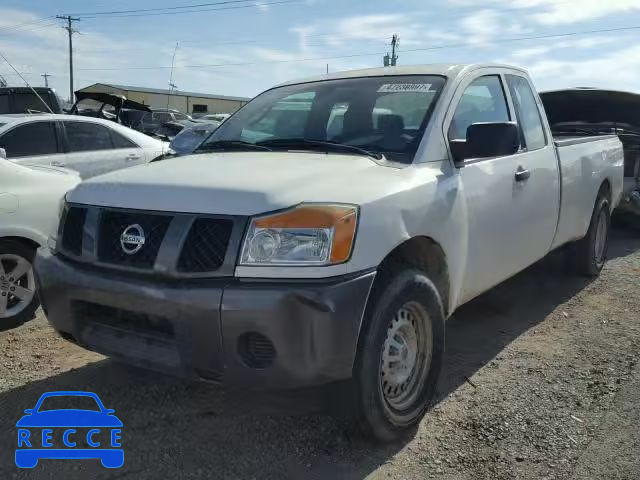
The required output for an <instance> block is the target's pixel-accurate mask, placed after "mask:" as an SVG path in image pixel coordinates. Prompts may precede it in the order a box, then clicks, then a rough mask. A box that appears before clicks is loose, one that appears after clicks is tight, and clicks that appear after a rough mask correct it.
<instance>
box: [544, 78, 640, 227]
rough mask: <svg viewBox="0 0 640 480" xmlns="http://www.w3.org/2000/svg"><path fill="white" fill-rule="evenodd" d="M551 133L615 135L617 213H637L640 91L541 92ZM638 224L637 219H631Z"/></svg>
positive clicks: (639, 212)
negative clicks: (619, 188)
mask: <svg viewBox="0 0 640 480" xmlns="http://www.w3.org/2000/svg"><path fill="white" fill-rule="evenodd" d="M540 98H541V99H542V103H543V104H544V108H545V110H546V112H547V116H548V117H549V123H550V125H551V130H552V131H553V134H554V135H557V136H560V137H566V136H570V137H584V136H598V135H608V134H614V135H618V137H619V138H620V140H621V141H622V146H623V148H624V195H623V197H622V201H621V202H620V206H619V207H618V209H619V211H620V213H631V214H633V215H634V216H640V95H639V94H637V93H631V92H619V91H612V90H604V89H599V88H570V89H566V90H555V91H550V92H542V93H541V94H540ZM634 223H635V224H636V225H637V226H640V219H636V221H635V222H634Z"/></svg>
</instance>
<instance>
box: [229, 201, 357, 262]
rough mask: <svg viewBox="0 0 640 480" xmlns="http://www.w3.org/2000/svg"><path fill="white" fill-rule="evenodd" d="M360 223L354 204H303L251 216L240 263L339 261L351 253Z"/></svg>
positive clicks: (346, 258)
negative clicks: (258, 215) (285, 209)
mask: <svg viewBox="0 0 640 480" xmlns="http://www.w3.org/2000/svg"><path fill="white" fill-rule="evenodd" d="M357 223H358V207H356V206H354V205H330V204H329V205H324V204H323V205H320V204H302V205H299V206H297V207H294V208H292V209H290V210H287V211H284V212H279V213H274V214H269V215H264V216H260V217H254V218H253V219H252V220H251V223H250V225H249V229H248V231H247V235H246V236H245V240H244V245H243V246H242V255H241V258H240V264H241V265H245V266H250V265H272V266H273V265H280V266H291V265H335V264H338V263H343V262H346V261H347V260H348V259H349V256H350V255H351V250H352V248H353V240H354V238H355V234H356V226H357Z"/></svg>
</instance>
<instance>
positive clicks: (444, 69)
mask: <svg viewBox="0 0 640 480" xmlns="http://www.w3.org/2000/svg"><path fill="white" fill-rule="evenodd" d="M477 68H509V69H512V70H519V71H521V72H524V73H526V71H525V70H524V69H522V68H520V67H514V66H513V65H504V64H489V63H487V64H479V63H471V64H463V63H433V64H425V65H403V66H399V67H398V66H396V67H377V68H365V69H361V70H346V71H343V72H336V73H330V74H328V75H317V76H314V77H308V78H303V79H298V80H292V81H289V82H285V83H282V84H280V85H278V86H283V85H295V84H298V83H309V82H320V81H322V80H336V79H341V78H357V77H382V76H392V75H441V76H445V77H449V78H452V77H457V76H458V75H460V74H462V73H466V72H468V71H470V70H475V69H477Z"/></svg>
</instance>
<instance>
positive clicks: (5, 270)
mask: <svg viewBox="0 0 640 480" xmlns="http://www.w3.org/2000/svg"><path fill="white" fill-rule="evenodd" d="M34 257H35V250H34V249H32V248H29V247H27V246H26V245H23V244H22V243H19V242H15V241H12V240H0V331H3V330H8V329H10V328H14V327H17V326H18V325H21V324H23V323H24V322H26V321H28V320H31V319H32V318H33V317H34V315H35V311H36V310H37V308H38V306H39V305H40V301H39V300H38V295H37V293H36V284H35V277H34V274H33V259H34Z"/></svg>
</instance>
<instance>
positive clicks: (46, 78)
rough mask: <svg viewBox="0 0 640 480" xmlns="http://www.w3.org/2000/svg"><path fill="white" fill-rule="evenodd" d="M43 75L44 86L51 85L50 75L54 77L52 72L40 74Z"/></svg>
mask: <svg viewBox="0 0 640 480" xmlns="http://www.w3.org/2000/svg"><path fill="white" fill-rule="evenodd" d="M40 76H41V77H44V86H45V87H48V86H49V77H53V75H51V74H50V73H47V72H45V73H41V74H40Z"/></svg>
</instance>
